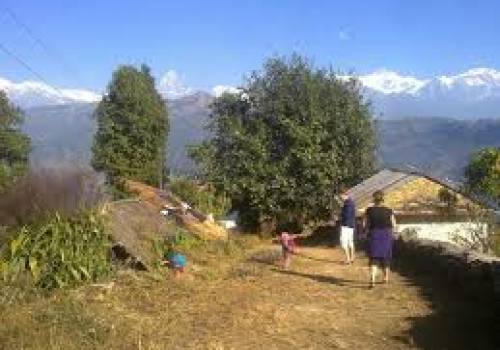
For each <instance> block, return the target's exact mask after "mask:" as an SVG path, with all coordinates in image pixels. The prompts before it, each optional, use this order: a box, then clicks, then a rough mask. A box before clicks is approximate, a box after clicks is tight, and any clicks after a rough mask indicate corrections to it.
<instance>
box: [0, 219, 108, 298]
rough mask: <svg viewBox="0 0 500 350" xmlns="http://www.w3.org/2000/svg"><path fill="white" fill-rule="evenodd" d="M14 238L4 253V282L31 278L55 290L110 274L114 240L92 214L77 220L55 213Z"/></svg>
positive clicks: (0, 261) (0, 259)
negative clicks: (111, 250)
mask: <svg viewBox="0 0 500 350" xmlns="http://www.w3.org/2000/svg"><path fill="white" fill-rule="evenodd" d="M10 237H11V238H10V240H9V241H7V242H6V243H5V244H4V245H3V247H2V248H1V251H0V276H1V277H3V281H4V283H9V282H14V281H15V280H19V279H20V278H23V279H24V278H26V277H28V278H29V280H30V281H31V282H32V283H33V285H35V286H36V287H40V288H42V289H48V290H51V289H55V288H64V287H70V286H75V285H78V284H80V283H83V282H85V281H94V280H96V279H98V278H100V277H102V276H105V275H107V274H108V273H109V272H110V269H111V265H110V240H109V237H108V235H107V234H106V233H105V231H104V225H103V222H102V219H101V218H100V217H99V216H98V215H97V214H96V213H94V212H92V211H84V212H81V213H79V214H77V215H75V216H73V217H64V216H61V215H59V214H57V213H56V214H52V215H49V216H46V217H45V218H44V219H41V220H39V221H37V222H36V223H33V224H31V225H27V226H22V227H20V228H18V229H17V231H16V232H14V234H12V235H11V236H10Z"/></svg>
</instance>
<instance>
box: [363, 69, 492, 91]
mask: <svg viewBox="0 0 500 350" xmlns="http://www.w3.org/2000/svg"><path fill="white" fill-rule="evenodd" d="M358 79H359V80H360V81H361V83H362V84H363V86H364V87H365V88H367V89H368V90H372V91H374V92H376V93H381V94H387V95H389V94H409V95H421V94H425V93H426V91H427V90H429V89H433V90H436V89H440V90H449V91H452V90H456V89H461V90H464V89H465V90H466V91H465V92H467V91H469V92H471V94H472V95H474V94H475V89H480V90H481V91H482V95H483V96H484V92H485V89H486V90H489V91H490V92H491V93H494V94H496V92H495V90H497V89H500V71H498V70H496V69H493V68H484V67H480V68H473V69H469V70H467V71H465V72H463V73H460V74H457V75H441V76H437V77H434V78H431V79H421V78H417V77H414V76H405V75H401V74H399V73H397V72H394V71H390V70H379V71H376V72H373V73H370V74H367V75H361V76H359V77H358Z"/></svg>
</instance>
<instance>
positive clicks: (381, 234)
mask: <svg viewBox="0 0 500 350" xmlns="http://www.w3.org/2000/svg"><path fill="white" fill-rule="evenodd" d="M373 202H374V205H373V206H371V207H369V208H367V209H366V214H365V227H366V228H367V229H368V249H369V257H370V262H369V264H370V288H373V287H374V286H375V280H376V277H377V267H378V266H379V265H380V266H381V267H382V268H383V269H384V283H389V266H390V262H391V258H392V244H393V229H395V227H396V219H395V217H394V213H393V211H392V209H390V208H388V207H386V206H384V205H383V204H382V203H383V202H384V193H383V192H382V191H375V193H373Z"/></svg>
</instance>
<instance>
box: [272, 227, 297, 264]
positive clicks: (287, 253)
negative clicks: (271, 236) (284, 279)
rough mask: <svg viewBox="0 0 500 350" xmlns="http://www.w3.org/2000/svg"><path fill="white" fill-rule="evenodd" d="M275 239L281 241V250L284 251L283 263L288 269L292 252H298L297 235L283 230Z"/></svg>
mask: <svg viewBox="0 0 500 350" xmlns="http://www.w3.org/2000/svg"><path fill="white" fill-rule="evenodd" d="M275 241H277V242H279V243H281V251H282V253H283V256H282V265H283V268H284V269H288V267H289V266H290V262H291V260H292V254H295V253H297V246H296V244H295V236H294V235H292V234H290V233H288V232H281V234H280V235H279V237H277V238H276V240H275Z"/></svg>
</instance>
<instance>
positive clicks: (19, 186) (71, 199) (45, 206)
mask: <svg viewBox="0 0 500 350" xmlns="http://www.w3.org/2000/svg"><path fill="white" fill-rule="evenodd" d="M103 197H104V188H103V186H102V181H101V180H100V179H99V176H98V175H97V173H95V172H94V171H92V170H91V169H85V168H79V167H69V166H68V167H65V166H64V167H63V166H60V167H57V168H33V169H31V170H30V171H29V173H28V174H26V175H25V176H24V177H22V178H20V179H19V180H18V181H16V183H15V184H14V185H13V186H12V187H11V188H10V189H9V190H8V191H7V192H5V193H2V195H1V196H0V227H1V226H16V225H25V224H29V223H31V222H33V221H36V220H37V219H38V218H40V217H42V216H44V215H47V214H48V213H54V212H58V213H60V214H61V215H67V216H71V215H74V214H76V213H78V212H79V211H80V210H82V209H90V208H92V207H94V206H95V205H96V204H98V203H99V202H100V201H101V200H102V199H103ZM0 231H1V230H0Z"/></svg>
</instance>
